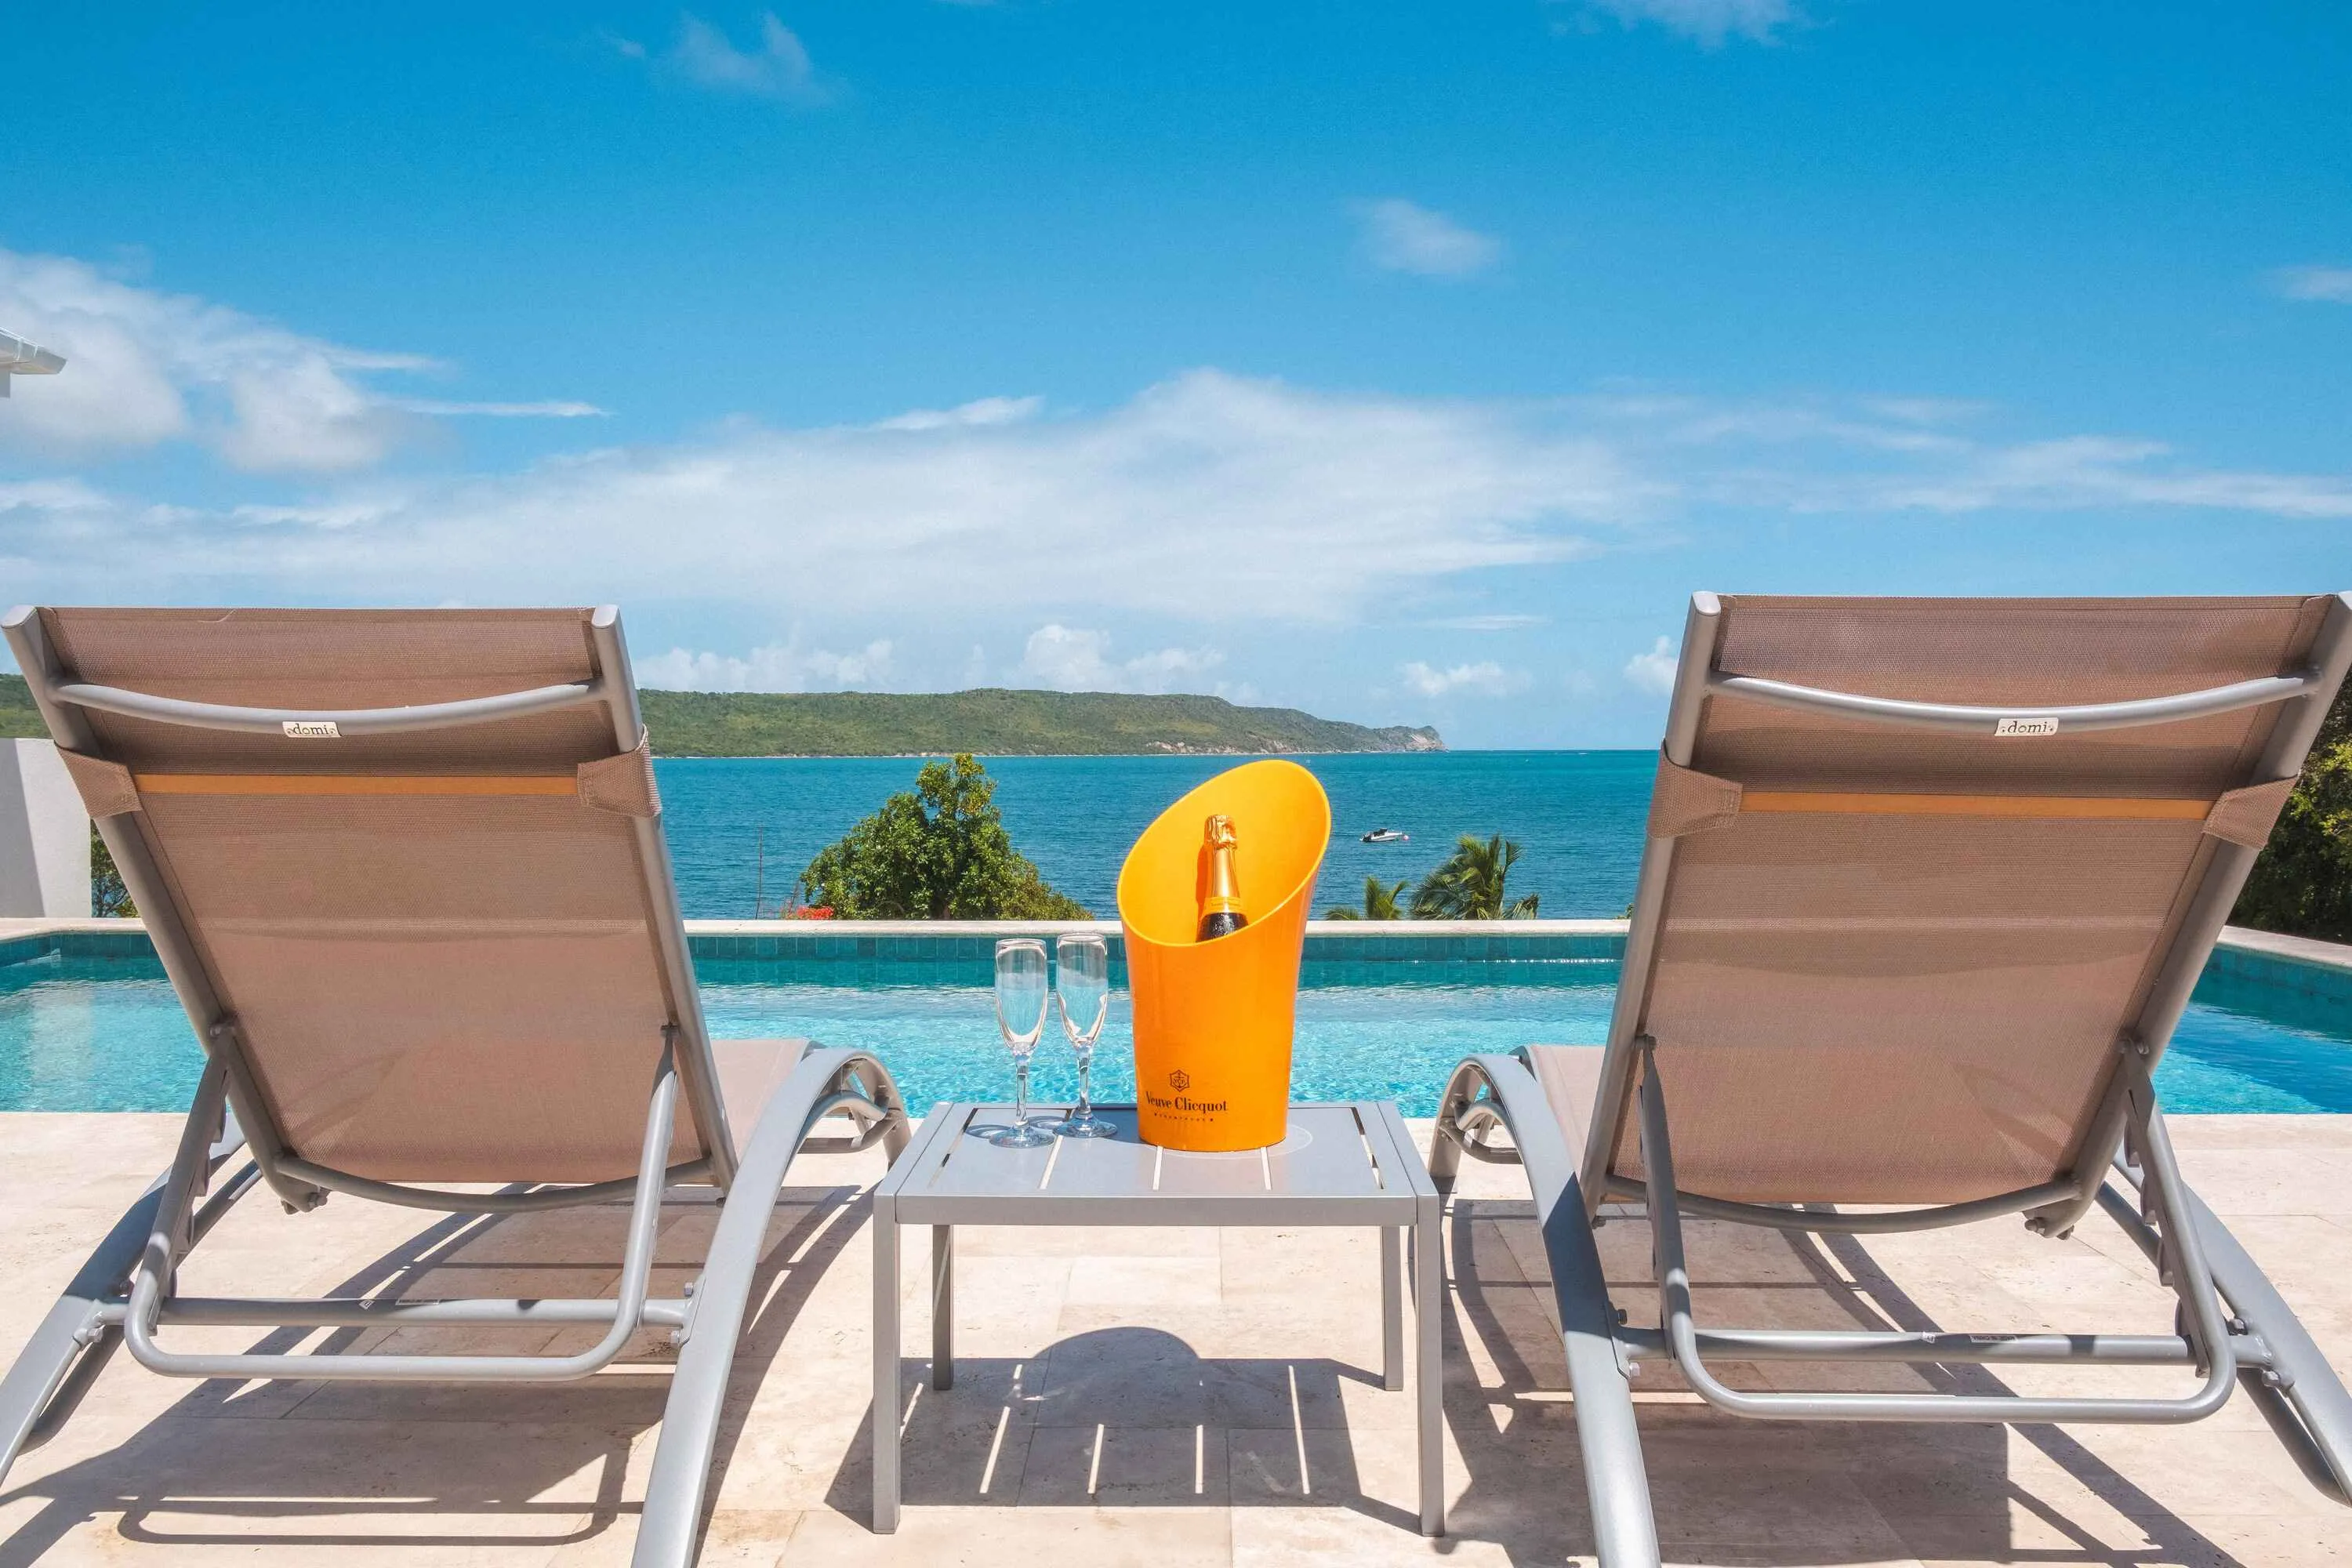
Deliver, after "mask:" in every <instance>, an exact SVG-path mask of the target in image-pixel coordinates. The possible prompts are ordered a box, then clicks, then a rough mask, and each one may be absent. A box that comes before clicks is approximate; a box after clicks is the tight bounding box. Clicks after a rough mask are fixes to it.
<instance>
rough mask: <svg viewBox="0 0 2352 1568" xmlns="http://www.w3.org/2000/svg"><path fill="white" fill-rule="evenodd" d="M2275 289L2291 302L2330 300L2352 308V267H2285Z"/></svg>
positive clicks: (2276, 276)
mask: <svg viewBox="0 0 2352 1568" xmlns="http://www.w3.org/2000/svg"><path fill="white" fill-rule="evenodd" d="M2271 283H2272V286H2273V287H2274V288H2275V289H2278V291H2279V292H2280V293H2282V294H2284V295H2285V296H2286V297H2287V298H2288V299H2290V300H2330V301H2332V302H2334V303H2336V304H2339V305H2352V267H2283V268H2280V269H2279V270H2278V271H2276V272H2273V274H2271Z"/></svg>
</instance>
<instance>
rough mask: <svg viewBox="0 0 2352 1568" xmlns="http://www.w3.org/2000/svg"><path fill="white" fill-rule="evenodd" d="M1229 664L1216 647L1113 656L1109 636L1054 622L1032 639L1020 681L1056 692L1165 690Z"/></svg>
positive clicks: (1040, 627) (1044, 627)
mask: <svg viewBox="0 0 2352 1568" xmlns="http://www.w3.org/2000/svg"><path fill="white" fill-rule="evenodd" d="M1224 661H1225V656H1224V655H1223V654H1222V653H1219V652H1218V651H1217V650H1216V649H1214V648H1207V647H1202V648H1182V647H1163V648H1160V650H1158V651H1157V652H1154V653H1146V654H1139V655H1137V656H1136V657H1135V658H1129V659H1116V660H1115V659H1113V658H1111V657H1110V634H1109V633H1108V632H1098V631H1086V630H1080V629H1078V628H1075V627H1071V626H1062V625H1060V624H1059V623H1050V624H1048V625H1045V626H1039V627H1038V628H1037V629H1036V630H1035V631H1034V632H1032V633H1030V634H1029V644H1028V647H1025V648H1024V650H1023V651H1022V655H1021V671H1020V673H1021V678H1022V679H1025V680H1033V681H1035V682H1036V683H1038V684H1039V685H1041V686H1045V687H1050V688H1052V689H1054V690H1056V691H1166V690H1169V689H1171V688H1174V687H1178V686H1181V685H1184V684H1186V683H1188V682H1193V683H1197V679H1198V678H1199V677H1200V676H1202V675H1203V674H1205V673H1206V672H1208V671H1209V670H1212V669H1214V668H1216V667H1217V666H1219V665H1221V664H1223V662H1224Z"/></svg>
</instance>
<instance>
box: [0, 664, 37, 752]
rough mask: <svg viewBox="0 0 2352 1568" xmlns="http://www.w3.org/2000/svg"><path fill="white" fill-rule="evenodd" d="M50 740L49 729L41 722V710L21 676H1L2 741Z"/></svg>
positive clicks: (0, 726) (0, 734) (0, 714)
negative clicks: (35, 705)
mask: <svg viewBox="0 0 2352 1568" xmlns="http://www.w3.org/2000/svg"><path fill="white" fill-rule="evenodd" d="M48 738H49V727H48V726H47V724H44V723H42V722H41V710H39V709H37V708H36V707H34V706H33V694H32V692H30V691H29V690H27V689H26V687H25V678H24V677H23V676H21V675H0V741H21V740H36V741H46V740H47V739H48Z"/></svg>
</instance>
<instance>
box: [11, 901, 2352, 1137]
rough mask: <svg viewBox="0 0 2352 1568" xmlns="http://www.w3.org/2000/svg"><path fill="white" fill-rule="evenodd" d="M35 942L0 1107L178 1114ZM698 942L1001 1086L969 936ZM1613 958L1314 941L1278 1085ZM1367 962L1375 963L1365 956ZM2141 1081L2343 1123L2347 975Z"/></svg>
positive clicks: (743, 990)
mask: <svg viewBox="0 0 2352 1568" xmlns="http://www.w3.org/2000/svg"><path fill="white" fill-rule="evenodd" d="M41 945H42V944H30V945H26V944H11V946H12V947H13V948H15V950H16V952H19V953H21V954H22V956H18V957H16V961H15V962H6V961H5V960H6V958H7V957H8V956H9V955H8V954H6V953H0V1110H180V1109H182V1108H184V1106H185V1105H186V1104H187V1102H188V1098H189V1096H190V1094H191V1093H192V1092H193V1091H194V1086H195V1080H196V1074H197V1071H198V1068H200V1066H201V1064H202V1057H201V1054H200V1052H199V1051H198V1048H197V1046H196V1043H195V1037H194V1034H193V1033H192V1032H191V1030H190V1029H189V1026H188V1022H187V1018H186V1016H185V1015H184V1013H182V1012H181V1010H180V1005H179V1002H178V999H177V998H176V997H175V996H174V995H173V993H172V988H171V985H170V984H169V983H168V982H166V981H165V980H164V978H163V968H162V966H161V965H160V964H158V963H156V961H155V959H154V957H153V955H152V952H150V951H148V949H147V947H146V944H145V942H144V940H143V938H136V937H130V938H126V937H117V936H108V937H103V938H96V937H92V938H75V937H65V938H58V939H49V940H48V941H47V943H46V951H42V950H40V948H41ZM694 947H695V950H696V971H697V974H698V978H699V980H700V983H701V987H702V997H703V1006H704V1010H705V1012H706V1014H707V1015H708V1016H709V1020H710V1026H711V1031H712V1033H714V1034H716V1035H719V1036H722V1037H769V1036H792V1035H809V1036H814V1037H816V1038H819V1039H822V1040H824V1041H825V1042H826V1043H828V1044H831V1045H840V1046H856V1047H864V1048H866V1049H868V1050H872V1051H874V1052H875V1053H877V1055H879V1056H880V1057H882V1058H883V1059H884V1060H885V1061H887V1062H888V1063H889V1064H890V1068H891V1070H892V1071H893V1072H894V1073H895V1074H896V1075H897V1076H898V1080H899V1083H900V1085H901V1087H902V1088H903V1089H905V1091H906V1093H907V1096H908V1099H909V1100H911V1101H913V1102H914V1103H915V1104H917V1105H919V1106H928V1105H930V1104H933V1103H936V1102H937V1101H940V1100H953V1099H983V1098H985V1099H996V1098H1002V1097H1003V1096H1005V1095H1006V1094H1008V1093H1009V1091H1010V1088H1011V1070H1010V1068H1009V1067H1008V1066H1007V1064H1006V1061H1005V1058H1004V1055H1003V1048H1002V1047H1001V1046H1000V1045H999V1044H998V1043H997V1038H996V1032H995V1026H994V1021H993V1016H992V1010H991V994H990V991H989V989H988V986H987V984H985V976H986V973H987V963H986V961H985V958H984V953H985V950H986V941H985V939H983V938H963V939H955V938H939V939H934V938H929V937H922V938H907V939H901V940H899V941H897V942H891V941H889V940H888V939H884V940H883V941H881V942H879V943H878V944H877V942H876V941H875V940H874V939H870V938H868V939H857V938H848V937H843V938H835V937H824V938H822V939H802V940H801V941H799V942H793V940H792V939H782V940H780V939H776V938H769V937H761V938H758V939H756V940H755V939H751V938H743V939H735V938H719V939H710V938H706V937H698V938H696V939H695V942H694ZM1613 948H1614V942H1613V941H1612V940H1610V939H1600V940H1597V941H1596V940H1594V939H1591V938H1576V939H1560V940H1548V939H1543V938H1521V937H1516V936H1515V937H1511V938H1508V939H1503V938H1496V939H1493V940H1492V941H1491V942H1487V941H1482V940H1480V939H1475V938H1473V939H1467V940H1465V939H1462V938H1404V939H1389V940H1386V941H1382V940H1381V939H1376V938H1373V939H1367V938H1354V937H1349V938H1332V939H1310V942H1309V943H1308V954H1309V959H1308V962H1307V965H1306V967H1305V972H1304V974H1303V976H1302V984H1301V987H1300V993H1299V1007H1298V1037H1297V1047H1296V1052H1295V1056H1294V1058H1293V1059H1294V1063H1295V1066H1294V1072H1293V1082H1294V1085H1295V1092H1296V1093H1297V1096H1298V1098H1300V1099H1302V1100H1317V1099H1343V1098H1354V1097H1376V1098H1394V1099H1396V1100H1399V1101H1400V1102H1401V1103H1402V1106H1403V1108H1404V1110H1405V1113H1406V1114H1407V1115H1409V1116H1426V1115H1429V1114H1431V1113H1432V1111H1433V1110H1434V1107H1435V1100H1436V1096H1437V1093H1438V1090H1439V1089H1440V1088H1441V1087H1442V1086H1443V1084H1444V1079H1445V1075H1446V1073H1447V1072H1448V1071H1449V1070H1450V1069H1451V1068H1452V1067H1453V1065H1454V1062H1455V1061H1457V1060H1459V1059H1460V1058H1462V1057H1464V1056H1465V1055H1467V1054H1469V1053H1471V1052H1473V1051H1486V1050H1508V1049H1510V1048H1511V1047H1515V1046H1519V1045H1525V1044H1528V1043H1530V1042H1536V1041H1545V1042H1551V1043H1558V1044H1571V1045H1573V1044H1593V1043H1597V1042H1599V1041H1600V1040H1601V1038H1602V1037H1603V1035H1604V1034H1605V1032H1606V1030H1607V1028H1608V1023H1609V1008H1610V1004H1611V1001H1612V997H1613V995H1614V992H1615V985H1616V978H1617V965H1616V963H1615V962H1614V960H1613V958H1609V957H1601V956H1597V955H1596V954H1598V953H1600V952H1613ZM967 950H969V951H967ZM1375 952H1377V953H1381V954H1382V955H1384V956H1383V958H1382V959H1381V961H1378V962H1375V961H1372V960H1370V959H1368V958H1367V957H1366V956H1365V955H1366V954H1368V953H1375ZM877 953H878V954H879V955H880V956H877ZM1318 953H1328V954H1329V955H1330V956H1328V957H1318V956H1317V955H1318ZM1465 954H1466V955H1467V956H1465ZM1547 954H1549V956H1547ZM1131 1038H1132V1037H1131V1035H1130V1034H1129V1015H1128V1011H1127V1007H1126V997H1125V995H1124V994H1123V993H1118V992H1115V993H1114V994H1113V997H1112V1006H1111V1016H1110V1022H1109V1024H1108V1026H1107V1027H1106V1029H1105V1031H1104V1040H1103V1045H1102V1047H1101V1048H1100V1054H1099V1057H1098V1058H1097V1060H1098V1065H1097V1095H1098V1097H1099V1098H1102V1099H1105V1100H1118V1099H1123V1098H1127V1097H1128V1096H1129V1095H1130V1094H1131V1093H1132V1091H1133V1089H1134V1073H1133V1062H1132V1058H1131V1055H1130V1042H1131ZM1039 1063H1040V1071H1039V1074H1038V1076H1037V1080H1036V1081H1037V1085H1038V1093H1039V1094H1040V1096H1041V1097H1045V1098H1055V1097H1066V1096H1067V1095H1068V1094H1069V1092H1070V1089H1071V1085H1072V1082H1073V1079H1074V1076H1075V1075H1074V1074H1073V1072H1072V1070H1071V1064H1070V1055H1069V1051H1068V1048H1067V1047H1066V1046H1064V1045H1062V1044H1061V1042H1060V1041H1059V1038H1058V1037H1055V1036H1049V1037H1048V1039H1047V1043H1046V1045H1045V1047H1044V1048H1043V1049H1042V1050H1041V1051H1040V1054H1039ZM2157 1082H2158V1088H2159V1089H2160V1090H2161V1091H2162V1093H2163V1095H2164V1097H2165V1102H2166V1104H2167V1106H2168V1108H2169V1109H2171V1110H2176V1111H2200V1110H2203V1111H2221V1110H2236V1111H2271V1112H2282V1111H2284V1112H2311V1111H2347V1112H2352V976H2346V975H2344V974H2343V973H2341V972H2336V971H2319V970H2315V969H2312V968H2310V967H2309V966H2303V965H2282V964H2281V963H2278V961H2275V960H2268V959H2265V958H2263V956H2262V955H2258V954H2248V953H2242V952H2231V951H2229V950H2226V949H2225V950H2223V951H2222V952H2219V953H2217V954H2216V956H2215V959H2214V962H2213V963H2211V964H2210V965H2209V967H2208V969H2207V971H2206V973H2205V976H2204V978H2203V980H2202V981H2201V982H2200V984H2199V986H2198V990H2197V996H2196V1001H2195V1003H2194V1005H2192V1006H2191V1007H2190V1009H2189V1014H2188V1016H2186V1017H2185V1018H2184V1019H2183V1020H2182V1022H2181V1026H2180V1028H2179V1033H2178V1034H2177V1035H2176V1036H2175V1037H2174V1040H2173V1045H2172V1049H2171V1050H2170V1052H2169V1053H2168V1055H2167V1056H2166V1058H2165V1059H2164V1062H2163V1065H2162V1067H2161V1068H2160V1069H2159V1070H2158V1074H2157Z"/></svg>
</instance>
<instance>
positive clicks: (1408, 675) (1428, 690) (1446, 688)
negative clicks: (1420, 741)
mask: <svg viewBox="0 0 2352 1568" xmlns="http://www.w3.org/2000/svg"><path fill="white" fill-rule="evenodd" d="M1397 673H1398V674H1399V675H1401V676H1402V677H1404V683H1405V685H1406V686H1407V687H1408V688H1410V689H1412V690H1413V691H1415V692H1417V693H1419V694H1420V695H1421V696H1423V697H1431V698H1435V697H1445V696H1450V695H1452V694H1453V693H1454V692H1457V691H1463V692H1468V693H1470V694H1472V695H1473V696H1477V697H1501V696H1505V695H1507V694H1508V693H1510V692H1513V691H1517V690H1518V689H1520V688H1521V687H1524V686H1525V685H1527V683H1528V678H1527V675H1526V673H1525V672H1524V671H1521V670H1516V669H1505V668H1503V667H1502V666H1501V665H1499V664H1496V662H1495V661H1494V660H1493V659H1491V658H1487V659H1481V660H1479V661H1478V662H1477V663H1475V664H1457V665H1454V666H1453V667H1451V668H1446V669H1438V668H1433V667H1432V666H1430V665H1428V664H1425V663H1423V661H1421V660H1420V659H1414V660H1413V661H1412V663H1410V664H1401V665H1399V666H1397Z"/></svg>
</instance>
